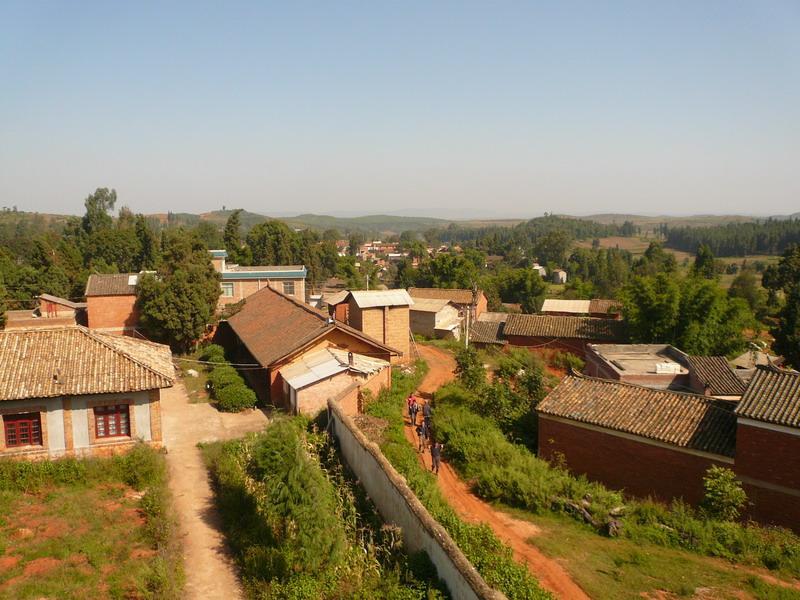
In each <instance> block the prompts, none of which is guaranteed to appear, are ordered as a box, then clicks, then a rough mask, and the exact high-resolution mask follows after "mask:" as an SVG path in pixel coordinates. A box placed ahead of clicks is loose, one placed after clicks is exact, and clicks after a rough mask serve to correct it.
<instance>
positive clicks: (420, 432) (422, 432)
mask: <svg viewBox="0 0 800 600" xmlns="http://www.w3.org/2000/svg"><path fill="white" fill-rule="evenodd" d="M416 432H417V438H418V439H419V452H424V450H425V441H426V440H427V438H428V426H427V425H425V421H422V423H420V424H419V425H417V427H416Z"/></svg>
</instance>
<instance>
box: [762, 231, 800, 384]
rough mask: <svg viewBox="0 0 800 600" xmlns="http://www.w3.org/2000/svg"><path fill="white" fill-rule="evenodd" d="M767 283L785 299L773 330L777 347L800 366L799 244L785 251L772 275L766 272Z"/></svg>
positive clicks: (792, 362)
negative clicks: (779, 291)
mask: <svg viewBox="0 0 800 600" xmlns="http://www.w3.org/2000/svg"><path fill="white" fill-rule="evenodd" d="M764 286H766V287H768V288H769V289H770V290H771V291H773V292H775V291H777V290H783V292H784V295H785V302H784V304H783V307H782V308H781V310H780V311H779V312H778V323H777V326H776V327H775V328H774V329H773V331H772V334H773V335H774V336H775V350H777V351H778V352H780V353H781V354H782V355H783V356H785V357H786V359H787V360H788V362H789V364H791V365H793V366H794V367H797V368H800V245H798V246H792V247H790V248H788V249H787V250H786V252H784V254H783V257H781V260H780V262H779V263H778V265H777V267H775V268H774V269H773V270H772V271H771V272H770V275H769V277H767V273H766V272H765V273H764Z"/></svg>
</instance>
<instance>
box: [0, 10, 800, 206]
mask: <svg viewBox="0 0 800 600" xmlns="http://www.w3.org/2000/svg"><path fill="white" fill-rule="evenodd" d="M102 186H107V187H114V188H116V189H117V192H118V194H119V198H120V204H127V205H129V206H130V207H131V208H132V209H133V210H135V211H141V212H165V211H167V210H173V211H190V212H201V211H206V210H213V209H216V208H220V207H221V206H222V205H226V206H228V207H229V208H230V207H234V206H235V207H245V208H247V209H250V210H254V211H257V212H262V213H266V214H277V213H281V214H286V213H299V212H318V213H342V212H353V213H360V214H368V213H384V212H398V211H402V212H405V213H409V212H410V213H415V212H416V213H424V214H435V215H437V216H441V215H448V216H450V217H454V218H456V217H469V216H473V215H481V216H496V217H503V216H512V215H513V216H518V215H530V216H534V215H538V214H541V213H543V212H545V211H547V212H557V213H572V214H590V213H595V212H637V213H644V214H662V213H670V214H697V213H742V214H762V215H763V214H780V213H788V212H794V211H798V210H800V1H798V0H794V1H792V2H763V1H755V0H754V1H753V2H749V3H747V2H736V1H733V0H725V1H721V2H698V1H697V0H692V1H687V2H673V1H670V2H648V1H641V0H637V1H633V2H616V3H601V2H595V1H591V2H586V3H572V2H551V3H547V4H545V3H538V2H527V3H521V2H520V3H517V2H488V1H487V2H480V3H479V2H466V1H464V0H459V1H457V2H452V3H450V2H442V1H434V2H430V1H428V2H412V1H393V2H378V1H366V0H364V1H362V2H340V1H335V2H331V1H327V0H326V1H320V2H303V1H298V2H281V3H274V4H271V5H268V4H266V3H255V2H254V3H252V4H242V3H234V2H213V3H208V4H205V3H202V2H186V3H179V2H157V3H156V2H154V3H145V2H102V3H94V2H88V1H84V2H52V3H51V2H42V1H33V2H31V1H29V0H25V1H21V2H9V1H6V0H0V205H7V206H11V205H17V206H18V207H19V208H20V209H21V210H22V209H25V210H39V211H48V212H69V213H80V212H82V210H83V206H82V202H83V198H84V197H85V196H86V195H87V194H88V193H89V192H91V191H93V190H94V189H95V188H97V187H102Z"/></svg>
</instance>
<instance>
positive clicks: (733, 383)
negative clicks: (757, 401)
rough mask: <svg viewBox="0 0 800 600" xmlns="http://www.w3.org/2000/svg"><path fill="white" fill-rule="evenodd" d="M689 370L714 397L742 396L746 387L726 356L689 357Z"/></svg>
mask: <svg viewBox="0 0 800 600" xmlns="http://www.w3.org/2000/svg"><path fill="white" fill-rule="evenodd" d="M688 360H689V368H690V369H691V370H692V372H694V374H695V375H696V376H697V378H698V379H699V380H700V382H701V383H702V384H703V385H705V386H707V387H708V388H709V391H710V392H711V395H712V396H741V395H742V394H744V390H745V385H744V383H743V382H742V380H741V379H739V378H738V377H737V376H736V374H735V373H734V372H733V369H731V366H730V365H729V364H728V360H727V359H726V358H725V357H724V356H689V358H688Z"/></svg>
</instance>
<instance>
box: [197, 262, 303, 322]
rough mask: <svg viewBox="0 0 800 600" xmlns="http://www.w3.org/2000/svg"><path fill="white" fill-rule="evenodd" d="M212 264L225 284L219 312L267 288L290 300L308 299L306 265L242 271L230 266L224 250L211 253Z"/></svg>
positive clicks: (222, 284)
mask: <svg viewBox="0 0 800 600" xmlns="http://www.w3.org/2000/svg"><path fill="white" fill-rule="evenodd" d="M209 252H211V263H212V264H213V265H214V269H216V270H217V272H218V273H219V274H220V277H221V278H222V281H221V282H220V287H221V289H222V294H220V297H219V301H218V308H223V307H225V306H226V305H228V304H236V303H237V302H240V301H241V300H243V299H244V298H247V297H248V296H250V295H251V294H255V293H256V292H257V291H259V290H260V289H262V288H265V287H267V286H270V287H273V288H276V289H277V290H279V291H281V292H283V293H284V294H286V295H287V296H292V297H294V298H297V299H298V300H300V301H301V302H304V301H305V299H306V275H307V274H308V271H307V270H306V268H305V266H304V265H283V266H255V267H242V266H240V265H236V264H230V263H228V262H227V258H228V253H227V252H226V251H225V250H209Z"/></svg>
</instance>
